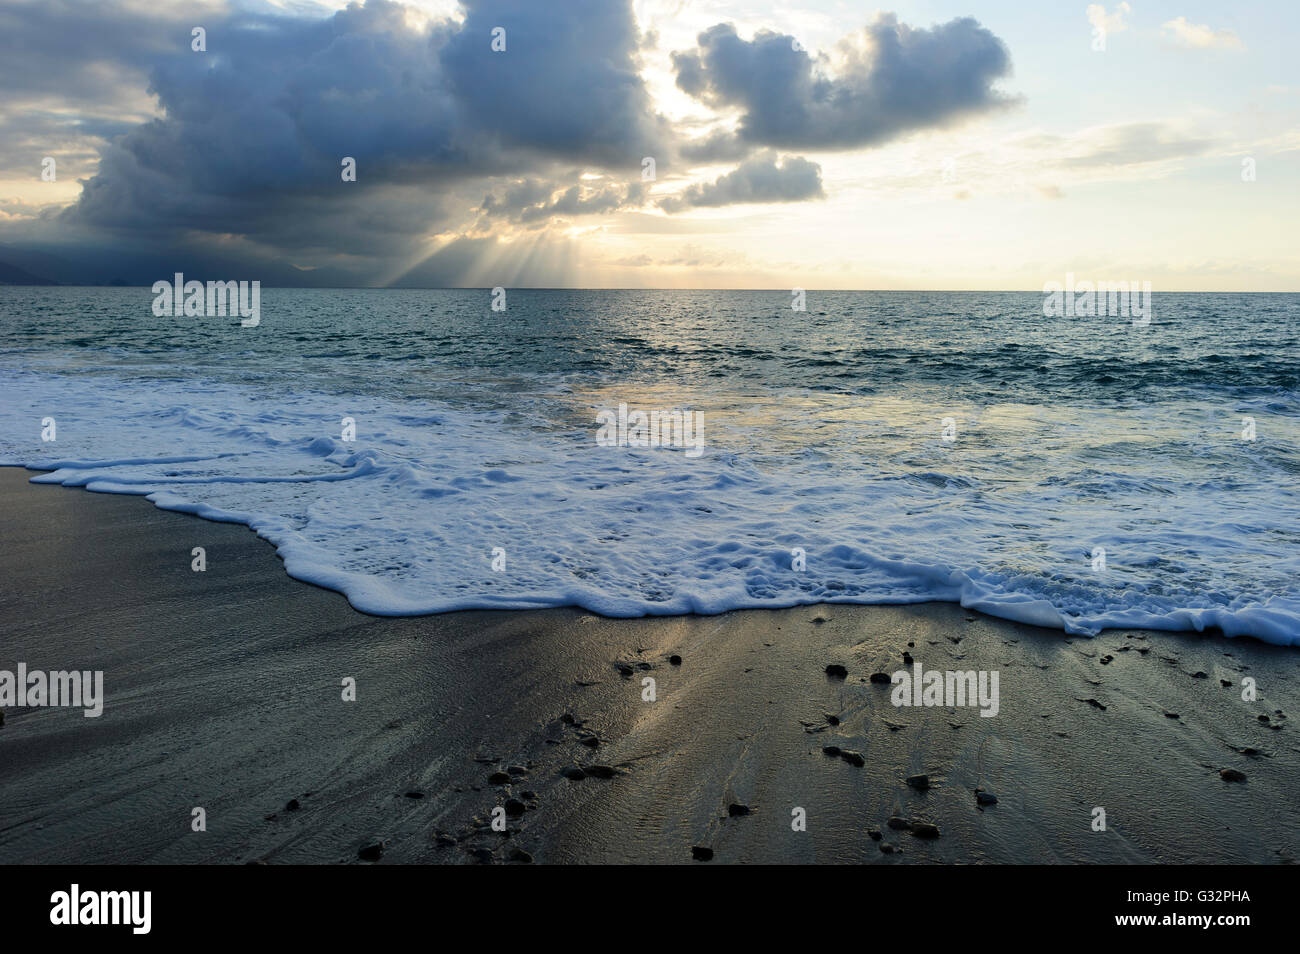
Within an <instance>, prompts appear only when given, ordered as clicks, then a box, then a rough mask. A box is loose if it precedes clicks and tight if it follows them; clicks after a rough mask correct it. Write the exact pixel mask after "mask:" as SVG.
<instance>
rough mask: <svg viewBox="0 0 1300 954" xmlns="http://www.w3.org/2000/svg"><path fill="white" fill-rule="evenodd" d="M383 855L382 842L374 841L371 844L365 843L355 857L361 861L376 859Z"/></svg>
mask: <svg viewBox="0 0 1300 954" xmlns="http://www.w3.org/2000/svg"><path fill="white" fill-rule="evenodd" d="M383 856H384V843H383V842H382V841H376V842H374V843H373V844H370V845H366V846H365V847H364V848H362V849H361V850H360V851H358V852H357V857H358V858H360V859H361V860H362V861H378V860H379V859H380V858H382V857H383Z"/></svg>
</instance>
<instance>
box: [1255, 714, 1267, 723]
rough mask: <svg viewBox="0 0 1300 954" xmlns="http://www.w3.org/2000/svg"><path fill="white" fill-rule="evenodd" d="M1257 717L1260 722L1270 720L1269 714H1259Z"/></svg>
mask: <svg viewBox="0 0 1300 954" xmlns="http://www.w3.org/2000/svg"><path fill="white" fill-rule="evenodd" d="M1255 718H1256V719H1258V720H1259V721H1260V722H1268V721H1269V718H1268V716H1266V715H1259V716H1256V717H1255Z"/></svg>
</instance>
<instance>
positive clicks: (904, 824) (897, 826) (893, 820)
mask: <svg viewBox="0 0 1300 954" xmlns="http://www.w3.org/2000/svg"><path fill="white" fill-rule="evenodd" d="M885 824H886V825H888V826H889V827H890V828H892V829H894V831H907V830H908V829H909V828H911V827H912V823H911V822H910V821H908V820H907V819H906V818H899V817H898V816H897V815H891V816H890V817H889V821H887V822H885Z"/></svg>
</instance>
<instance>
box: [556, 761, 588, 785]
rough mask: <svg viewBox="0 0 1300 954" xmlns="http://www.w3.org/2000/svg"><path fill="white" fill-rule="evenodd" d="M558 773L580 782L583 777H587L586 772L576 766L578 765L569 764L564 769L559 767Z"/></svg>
mask: <svg viewBox="0 0 1300 954" xmlns="http://www.w3.org/2000/svg"><path fill="white" fill-rule="evenodd" d="M560 774H561V775H563V776H564V777H565V778H567V779H569V780H570V781H573V782H581V781H582V780H583V779H584V778H586V777H587V773H586V772H584V771H583V770H582V769H580V768H578V766H576V765H570V766H569V767H568V768H566V769H561V770H560Z"/></svg>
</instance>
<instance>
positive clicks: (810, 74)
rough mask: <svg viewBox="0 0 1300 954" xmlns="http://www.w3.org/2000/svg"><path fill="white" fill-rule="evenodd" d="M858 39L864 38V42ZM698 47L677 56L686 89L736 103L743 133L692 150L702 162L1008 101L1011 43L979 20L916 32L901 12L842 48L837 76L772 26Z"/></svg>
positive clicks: (805, 145)
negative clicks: (1004, 86)
mask: <svg viewBox="0 0 1300 954" xmlns="http://www.w3.org/2000/svg"><path fill="white" fill-rule="evenodd" d="M855 41H856V42H855ZM696 42H697V47H696V49H694V50H688V51H679V52H675V53H673V55H672V61H673V68H674V70H675V72H676V78H677V86H678V87H679V88H680V89H681V90H682V91H683V92H685V93H687V94H689V95H690V96H692V97H694V98H696V99H698V100H700V101H701V102H704V103H706V104H708V105H710V106H713V107H714V108H716V109H737V110H739V111H740V114H741V116H740V122H739V125H738V126H737V128H736V131H735V133H734V136H730V137H729V136H727V135H725V134H722V135H716V134H715V135H714V136H713V137H711V138H709V139H706V140H704V141H702V142H698V143H695V144H691V145H689V146H687V147H686V150H685V152H684V154H686V155H688V156H694V157H696V158H702V159H708V158H713V159H718V158H723V157H724V156H733V157H734V156H735V155H736V154H737V153H738V152H739V151H742V150H743V148H744V147H776V148H783V149H825V150H834V149H851V148H855V147H860V146H870V145H878V144H881V143H884V142H887V141H888V140H890V139H893V138H895V137H897V136H900V135H902V134H904V133H907V132H911V131H914V130H919V129H927V128H935V127H942V126H946V125H948V124H950V123H952V122H954V121H956V120H959V119H961V118H963V117H969V116H973V115H978V114H981V113H987V112H990V111H992V110H995V109H997V108H999V107H1002V106H1004V105H1006V104H1007V103H1008V99H1007V97H1005V96H1004V95H1002V94H1001V93H998V92H996V91H995V90H994V89H993V83H994V82H995V81H996V80H998V79H1000V78H1002V77H1004V76H1007V75H1009V73H1010V70H1011V58H1010V55H1009V53H1008V52H1007V49H1006V46H1005V45H1004V44H1003V43H1002V41H1001V40H999V39H998V38H997V37H996V36H994V35H993V34H992V33H991V32H989V31H988V30H987V29H985V28H984V27H982V26H980V24H979V23H978V22H977V21H975V20H973V19H971V18H962V19H957V20H952V21H950V22H948V23H945V24H941V25H938V26H934V27H932V28H930V29H914V28H912V27H909V26H907V25H906V24H901V23H899V22H898V19H897V17H895V16H894V15H893V14H890V13H885V14H879V15H877V17H876V19H875V21H874V22H872V23H871V24H870V25H869V26H867V27H866V28H864V29H863V30H862V31H860V33H859V34H858V35H857V36H856V37H853V38H849V39H848V40H846V41H845V42H844V43H842V44H841V51H842V55H841V57H840V60H839V63H838V65H837V69H836V70H835V72H834V73H833V74H832V73H831V72H829V70H828V65H829V62H828V60H826V58H824V57H819V58H817V59H814V58H813V57H812V56H810V55H809V54H808V53H807V52H806V51H805V50H804V49H803V48H802V47H801V46H800V45H799V44H798V43H796V42H795V41H794V38H793V37H791V36H788V35H785V34H779V33H773V32H770V31H767V30H762V31H759V32H758V33H757V34H755V36H754V38H753V39H752V40H744V39H742V38H741V37H740V36H739V35H738V34H737V32H736V28H735V26H733V25H732V24H729V23H723V24H718V25H717V26H714V27H712V28H710V29H708V30H706V31H705V32H703V33H701V34H700V35H699V37H698V38H697V41H696Z"/></svg>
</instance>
